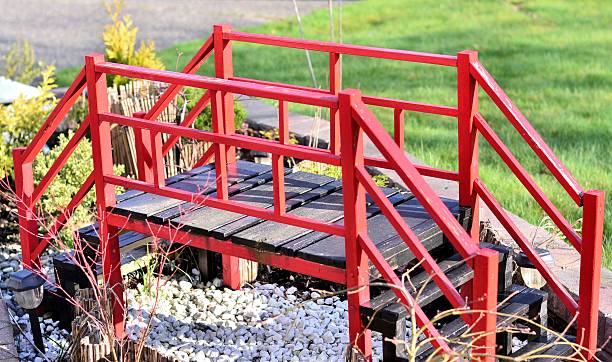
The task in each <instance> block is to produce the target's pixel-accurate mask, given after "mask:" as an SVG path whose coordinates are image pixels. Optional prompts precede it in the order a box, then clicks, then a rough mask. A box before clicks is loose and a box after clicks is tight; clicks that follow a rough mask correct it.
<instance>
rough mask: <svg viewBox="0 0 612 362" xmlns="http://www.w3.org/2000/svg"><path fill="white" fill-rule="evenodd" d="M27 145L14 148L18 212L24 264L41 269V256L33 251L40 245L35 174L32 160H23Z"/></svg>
mask: <svg viewBox="0 0 612 362" xmlns="http://www.w3.org/2000/svg"><path fill="white" fill-rule="evenodd" d="M25 151H26V148H25V147H17V148H15V149H13V165H14V166H15V176H14V177H15V195H16V196H17V214H18V216H19V239H20V241H21V253H22V260H23V264H24V265H25V266H26V267H28V268H31V269H34V270H37V271H41V270H42V269H41V264H40V258H39V256H38V255H33V254H32V252H33V251H34V249H36V246H38V242H39V240H38V222H37V220H36V205H34V204H32V194H33V193H34V175H33V174H32V162H23V155H24V153H25Z"/></svg>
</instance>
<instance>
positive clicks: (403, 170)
mask: <svg viewBox="0 0 612 362" xmlns="http://www.w3.org/2000/svg"><path fill="white" fill-rule="evenodd" d="M353 116H354V117H355V121H356V122H357V123H358V124H359V126H360V127H361V128H363V130H364V132H365V133H366V134H367V135H368V137H370V139H371V140H372V142H373V143H374V145H376V147H377V148H378V150H379V151H380V152H381V153H382V154H383V156H384V157H385V158H386V160H387V162H389V163H390V164H391V165H392V166H393V170H394V171H395V172H397V174H398V175H399V176H400V178H401V179H402V181H404V183H405V184H406V185H407V186H408V188H409V189H410V191H412V193H413V194H414V195H415V197H416V198H417V200H419V202H420V203H421V205H423V207H424V208H425V210H427V212H428V213H429V214H430V215H431V217H432V218H433V219H434V221H435V222H436V224H437V225H438V226H439V227H440V229H442V231H443V232H444V235H446V236H447V237H448V238H449V240H450V242H451V243H452V244H453V246H454V247H455V249H457V251H458V252H459V253H460V254H461V256H462V257H463V258H465V259H469V258H470V257H473V256H474V255H476V253H477V251H478V249H479V248H478V246H476V245H475V244H474V242H473V241H472V239H471V238H470V236H469V235H468V234H467V233H466V232H465V230H464V229H463V227H462V226H461V224H459V222H458V221H457V219H455V217H454V216H453V214H451V213H450V211H449V210H448V209H447V208H446V206H444V204H443V203H442V201H441V200H440V198H439V197H438V196H437V195H436V193H435V192H434V191H433V190H432V189H431V186H429V185H428V184H427V182H425V180H424V179H423V178H422V177H421V175H420V174H419V172H418V170H417V169H416V168H415V167H414V165H413V164H412V163H411V162H410V161H409V160H408V159H407V158H406V156H405V155H404V152H403V150H400V149H399V148H398V147H391V145H394V144H395V143H394V142H393V139H392V138H391V136H389V134H388V133H387V131H386V130H385V129H384V128H383V126H382V125H381V124H380V123H379V122H378V121H377V120H376V117H375V116H374V115H373V114H372V112H370V110H369V109H368V108H367V107H366V106H365V104H364V103H363V102H357V103H356V104H355V105H354V108H353Z"/></svg>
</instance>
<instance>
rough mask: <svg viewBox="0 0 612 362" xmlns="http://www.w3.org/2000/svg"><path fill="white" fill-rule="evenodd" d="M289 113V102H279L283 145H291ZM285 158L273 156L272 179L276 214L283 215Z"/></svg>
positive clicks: (280, 133) (279, 124)
mask: <svg viewBox="0 0 612 362" xmlns="http://www.w3.org/2000/svg"><path fill="white" fill-rule="evenodd" d="M288 115H289V112H288V110H287V101H283V100H279V101H278V142H279V143H281V144H287V143H289V119H288ZM284 167H285V163H284V157H283V156H281V155H272V177H273V184H274V185H273V188H274V212H276V214H277V215H283V214H284V213H285V211H286V205H285V172H284Z"/></svg>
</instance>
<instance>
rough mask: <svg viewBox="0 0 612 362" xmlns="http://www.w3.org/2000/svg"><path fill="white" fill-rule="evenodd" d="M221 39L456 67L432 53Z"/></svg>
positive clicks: (247, 37)
mask: <svg viewBox="0 0 612 362" xmlns="http://www.w3.org/2000/svg"><path fill="white" fill-rule="evenodd" d="M223 38H224V39H227V40H235V41H241V42H246V43H256V44H264V45H273V46H279V47H285V48H296V49H306V50H314V51H320V52H327V53H338V54H348V55H356V56H363V57H370V58H381V59H392V60H401V61H406V62H415V63H426V64H436V65H444V66H448V67H455V66H457V57H455V56H453V55H442V54H432V53H422V52H414V51H409V50H396V49H385V48H375V47H368V46H362V45H350V44H338V43H330V42H324V41H316V40H305V39H293V38H286V37H281V36H272V35H263V34H252V33H243V32H238V31H232V32H229V33H224V34H223Z"/></svg>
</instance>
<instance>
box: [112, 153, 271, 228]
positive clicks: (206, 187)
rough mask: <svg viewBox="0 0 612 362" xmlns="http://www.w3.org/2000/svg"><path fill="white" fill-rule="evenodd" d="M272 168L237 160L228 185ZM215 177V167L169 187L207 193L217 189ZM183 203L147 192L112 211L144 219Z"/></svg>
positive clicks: (229, 175)
mask: <svg viewBox="0 0 612 362" xmlns="http://www.w3.org/2000/svg"><path fill="white" fill-rule="evenodd" d="M270 169H271V167H270V166H267V165H260V164H256V163H252V162H245V161H237V163H236V165H234V166H230V167H228V177H227V179H228V185H234V184H237V183H240V182H242V181H244V180H247V179H250V178H252V177H255V176H258V175H261V174H263V173H266V172H269V171H270ZM215 178H216V173H215V170H214V167H213V168H209V169H207V170H206V171H204V172H201V173H198V174H195V175H191V177H187V178H184V179H182V180H180V181H178V182H175V183H173V184H171V185H169V187H172V188H176V189H179V190H183V191H188V192H193V193H199V194H201V195H207V194H210V193H212V192H214V191H215V190H216V184H215ZM182 203H183V201H181V200H177V199H173V198H169V197H164V196H160V195H154V194H147V193H145V194H141V195H138V196H136V197H133V198H130V199H128V200H125V201H123V202H120V203H118V204H117V205H116V206H115V207H114V208H113V209H112V212H113V213H117V214H121V215H125V216H130V217H134V218H137V219H141V220H144V219H147V218H148V217H149V216H151V215H154V214H157V213H159V212H161V211H163V210H167V209H170V208H172V207H175V206H178V205H180V204H182Z"/></svg>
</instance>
